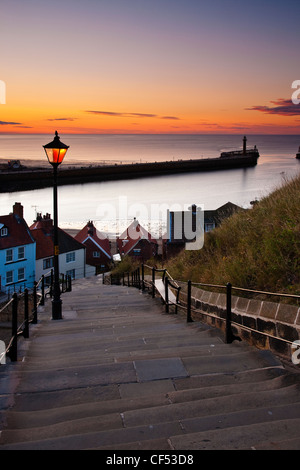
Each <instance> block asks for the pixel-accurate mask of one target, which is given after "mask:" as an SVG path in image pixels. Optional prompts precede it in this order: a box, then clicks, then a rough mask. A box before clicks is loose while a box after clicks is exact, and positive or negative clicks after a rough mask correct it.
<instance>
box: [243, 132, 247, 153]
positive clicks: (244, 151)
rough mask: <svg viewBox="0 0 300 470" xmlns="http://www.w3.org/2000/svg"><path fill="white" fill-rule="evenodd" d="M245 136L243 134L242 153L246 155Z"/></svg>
mask: <svg viewBox="0 0 300 470" xmlns="http://www.w3.org/2000/svg"><path fill="white" fill-rule="evenodd" d="M246 149H247V137H246V136H244V138H243V155H246V152H247V150H246Z"/></svg>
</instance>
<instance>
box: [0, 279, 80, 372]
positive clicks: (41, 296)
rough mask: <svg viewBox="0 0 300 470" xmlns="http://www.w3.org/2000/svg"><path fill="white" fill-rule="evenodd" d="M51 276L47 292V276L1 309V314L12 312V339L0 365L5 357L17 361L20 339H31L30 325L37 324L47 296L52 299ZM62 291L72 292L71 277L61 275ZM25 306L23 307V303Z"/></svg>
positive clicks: (0, 355)
mask: <svg viewBox="0 0 300 470" xmlns="http://www.w3.org/2000/svg"><path fill="white" fill-rule="evenodd" d="M48 274H50V279H51V280H50V285H49V286H48V290H47V291H46V285H45V276H44V275H42V277H41V278H40V279H39V281H38V282H37V281H35V282H34V285H33V289H30V290H29V289H27V288H25V289H24V291H23V292H22V293H17V292H14V293H13V295H12V298H11V299H10V300H9V301H8V302H7V303H6V304H5V305H4V306H3V307H2V308H1V309H0V314H1V313H3V312H4V311H10V310H11V339H10V341H9V343H8V345H7V347H6V349H5V352H3V353H2V354H0V364H1V361H2V359H3V356H5V357H9V358H10V360H11V361H12V362H15V361H17V356H18V337H19V336H23V337H24V338H29V325H30V324H37V322H38V317H37V312H38V306H39V305H44V303H45V298H46V296H50V297H52V291H53V289H52V281H53V272H52V271H51V273H50V272H49V273H48ZM61 290H62V292H69V291H71V290H72V281H71V276H64V275H61ZM22 302H23V305H22V307H21V303H22ZM30 305H31V307H32V308H31V316H29V306H30ZM20 310H23V321H22V323H20V324H19V320H20V317H22V312H21V311H20Z"/></svg>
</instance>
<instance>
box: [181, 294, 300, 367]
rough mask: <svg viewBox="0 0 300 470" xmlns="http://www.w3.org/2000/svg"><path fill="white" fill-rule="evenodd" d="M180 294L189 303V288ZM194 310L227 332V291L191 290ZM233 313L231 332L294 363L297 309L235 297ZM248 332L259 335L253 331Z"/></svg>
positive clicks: (298, 325)
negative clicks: (293, 346) (187, 297)
mask: <svg viewBox="0 0 300 470" xmlns="http://www.w3.org/2000/svg"><path fill="white" fill-rule="evenodd" d="M181 292H182V294H181V298H182V299H183V300H186V285H183V286H182V291H181ZM192 308H195V309H197V318H199V319H200V320H203V321H204V322H205V323H208V324H210V325H212V326H216V327H218V328H220V329H222V330H223V331H225V318H226V293H225V289H224V293H221V294H220V293H216V292H209V291H206V290H203V289H199V288H198V287H195V286H192ZM231 312H232V322H234V324H233V325H232V331H233V333H234V334H235V335H237V336H239V337H240V338H241V339H242V340H244V341H247V342H249V343H250V344H252V345H254V346H256V347H258V348H261V349H270V350H272V351H273V352H274V353H276V354H278V355H280V356H283V357H285V358H287V359H289V360H290V359H291V356H292V353H293V352H294V350H295V349H291V343H292V342H293V341H296V340H299V339H300V308H299V307H298V306H294V305H289V304H284V303H276V302H270V301H265V300H256V299H248V298H244V297H237V296H235V295H232V299H231ZM205 313H207V314H210V315H211V316H208V315H205ZM192 315H195V313H193V314H192ZM240 325H241V326H243V327H245V328H242V327H241V326H240ZM249 328H251V329H252V330H256V331H251V330H250V329H249ZM268 335H270V336H268ZM281 339H283V340H285V341H282V340H281ZM286 341H289V342H290V343H288V342H286Z"/></svg>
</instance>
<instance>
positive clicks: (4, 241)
mask: <svg viewBox="0 0 300 470" xmlns="http://www.w3.org/2000/svg"><path fill="white" fill-rule="evenodd" d="M0 224H3V226H4V227H7V229H8V234H7V235H6V236H4V237H0V250H5V249H7V248H12V247H14V246H21V245H28V244H30V243H34V238H33V237H32V236H31V234H30V230H29V228H28V225H27V223H26V222H25V220H24V219H23V218H22V217H19V216H18V215H15V214H9V215H1V216H0Z"/></svg>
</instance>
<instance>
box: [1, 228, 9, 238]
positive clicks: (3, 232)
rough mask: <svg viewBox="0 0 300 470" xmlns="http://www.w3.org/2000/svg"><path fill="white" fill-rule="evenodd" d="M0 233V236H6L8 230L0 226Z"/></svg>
mask: <svg viewBox="0 0 300 470" xmlns="http://www.w3.org/2000/svg"><path fill="white" fill-rule="evenodd" d="M0 235H1V237H6V236H7V235H8V230H7V228H6V227H3V228H1V232H0Z"/></svg>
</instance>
